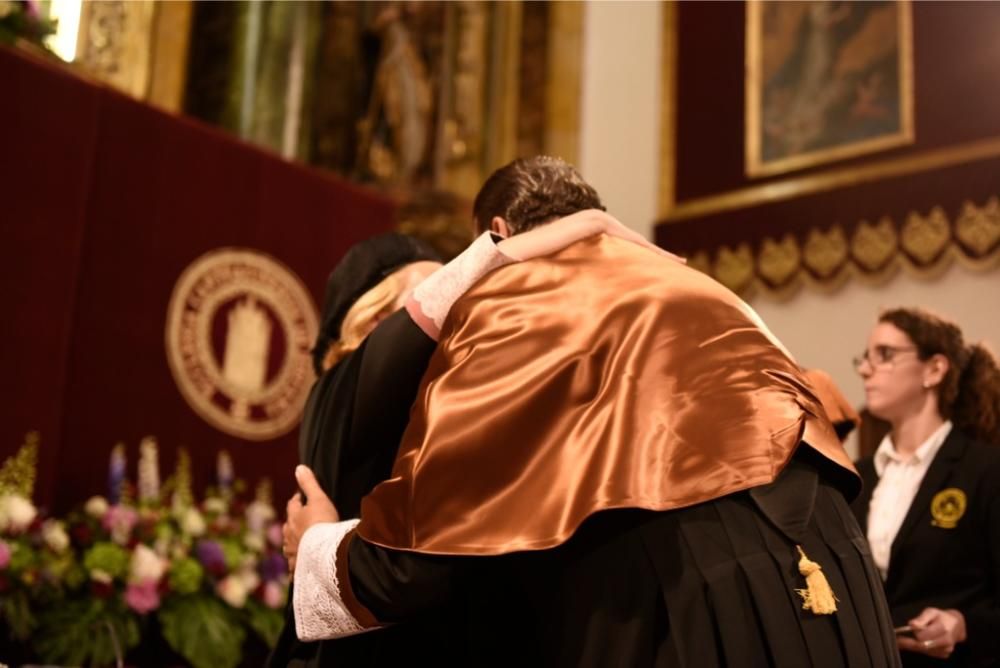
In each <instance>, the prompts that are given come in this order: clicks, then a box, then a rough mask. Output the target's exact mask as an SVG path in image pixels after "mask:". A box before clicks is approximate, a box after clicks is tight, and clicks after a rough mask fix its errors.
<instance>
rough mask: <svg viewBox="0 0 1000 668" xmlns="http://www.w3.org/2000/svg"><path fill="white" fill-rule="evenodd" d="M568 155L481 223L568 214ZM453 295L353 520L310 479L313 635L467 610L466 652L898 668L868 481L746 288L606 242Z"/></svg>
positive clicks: (299, 601) (483, 204) (566, 659)
mask: <svg viewBox="0 0 1000 668" xmlns="http://www.w3.org/2000/svg"><path fill="white" fill-rule="evenodd" d="M567 168H568V166H566V165H565V163H562V162H561V161H558V160H554V159H550V158H535V159H529V160H519V161H515V162H514V163H511V164H510V165H507V166H506V167H504V168H501V169H500V170H498V172H496V173H495V174H494V175H493V176H491V177H490V179H489V180H488V181H487V183H486V184H485V185H484V187H483V190H482V191H481V192H480V195H479V196H478V197H477V200H476V203H475V207H474V209H475V214H476V219H477V222H478V223H479V225H480V226H481V227H482V228H490V227H491V228H493V229H494V231H496V232H498V233H500V234H517V233H519V232H522V231H524V230H525V229H530V228H531V227H534V226H537V225H540V224H544V223H545V222H547V221H548V220H551V219H553V218H555V217H558V216H561V215H566V213H570V212H566V211H564V210H562V209H560V208H559V202H558V200H557V199H554V198H553V197H552V192H553V190H554V184H556V183H557V182H558V181H559V180H560V179H562V178H566V169H567ZM573 174H574V175H575V172H573ZM576 177H577V178H578V175H576ZM418 292H419V291H418ZM415 297H416V298H417V300H418V301H419V297H420V295H419V294H417V293H415ZM435 306H436V305H435V304H434V303H433V301H431V302H429V303H426V304H421V309H419V310H418V313H417V315H416V316H415V318H414V320H415V321H416V322H417V323H418V324H421V323H422V322H423V323H425V324H426V325H427V326H428V327H429V328H431V329H433V327H434V326H437V327H439V328H440V339H441V340H440V344H439V346H438V348H437V350H436V351H435V353H434V355H433V356H432V358H431V361H430V365H429V367H428V370H427V372H426V374H425V376H424V379H423V381H422V385H421V389H420V391H419V393H418V400H417V402H416V404H415V405H414V408H413V411H412V413H411V416H410V423H409V426H408V428H407V431H406V433H405V435H404V437H403V441H402V444H401V445H400V449H399V454H398V456H397V459H396V462H395V464H394V467H393V472H392V477H390V478H389V480H387V481H385V482H383V483H381V484H380V485H379V486H377V487H376V488H375V490H374V491H373V492H372V494H370V495H369V496H368V497H366V498H365V500H364V501H363V502H362V508H361V518H360V521H358V520H346V521H340V517H339V515H338V513H337V510H336V508H335V507H334V506H333V504H331V503H330V502H329V501H328V500H327V499H326V498H325V497H324V496H323V495H322V493H321V492H320V491H319V489H318V488H317V486H315V485H314V483H313V478H312V475H311V473H310V472H309V471H308V469H305V468H301V467H300V468H299V469H297V471H296V477H297V478H298V481H299V484H300V486H301V487H302V488H303V491H304V492H305V493H306V495H307V497H308V499H309V501H308V503H307V504H306V505H305V506H302V505H301V504H300V503H299V502H298V501H297V499H293V500H292V501H291V502H290V504H289V521H288V523H287V524H286V540H287V542H288V545H289V546H290V551H291V552H292V553H293V554H294V555H295V558H296V560H297V563H296V567H295V581H296V590H295V601H294V605H295V610H296V623H297V631H298V634H299V636H300V637H303V638H323V637H343V636H349V635H353V634H358V633H363V632H372V633H378V632H379V631H378V629H379V628H381V627H384V626H387V625H392V624H395V623H398V622H405V621H408V620H411V619H419V618H420V617H421V616H422V615H425V614H429V613H432V612H433V611H440V610H449V611H452V612H453V613H454V611H461V614H462V618H463V619H464V620H465V625H464V630H463V631H462V633H463V637H462V639H461V641H462V642H463V643H464V644H465V647H466V650H467V652H468V655H469V656H470V657H472V661H473V664H474V665H483V666H492V665H496V666H510V665H515V664H520V665H539V666H612V665H613V666H635V667H639V668H642V667H645V666H699V667H702V666H721V665H727V666H742V665H747V666H749V665H775V666H806V665H813V666H845V665H848V666H886V665H898V661H899V657H898V654H897V652H896V649H895V641H894V638H893V633H892V627H891V623H890V620H889V615H888V610H887V607H886V604H885V599H884V596H883V594H882V592H881V587H880V582H879V579H878V574H877V572H876V571H875V568H874V566H873V565H872V561H871V554H870V551H869V549H868V546H867V543H866V541H865V540H864V537H863V535H862V533H861V531H860V530H859V528H858V526H857V523H856V521H855V520H854V518H853V515H852V514H851V512H850V510H849V508H848V506H847V501H846V500H845V497H846V498H853V496H855V495H856V494H857V492H858V490H859V486H860V485H859V480H858V477H857V474H856V472H855V470H854V468H853V466H852V464H851V462H850V460H849V458H848V457H847V455H846V453H845V452H844V450H843V448H842V447H841V445H840V442H839V440H838V439H837V436H836V434H835V432H834V430H833V428H832V426H831V425H830V422H829V420H828V419H827V418H826V415H825V412H824V411H823V409H822V407H821V406H820V403H819V400H818V399H817V398H816V396H815V395H814V394H813V392H812V391H811V389H810V385H809V383H808V382H807V381H806V380H805V378H804V377H803V374H802V371H801V369H800V367H799V365H798V364H796V362H795V361H794V360H793V359H792V358H791V356H790V355H789V354H788V352H787V351H786V350H785V349H784V347H783V346H782V345H781V344H780V342H778V341H777V339H776V338H775V337H774V336H773V335H772V334H771V333H770V332H769V331H768V330H767V328H766V326H764V324H763V323H762V322H761V321H760V319H759V317H758V316H757V315H756V314H755V313H754V312H753V311H752V309H750V308H749V307H748V306H747V305H746V304H745V303H744V302H743V301H742V300H740V299H739V298H738V297H737V296H736V295H734V294H733V293H731V292H730V291H728V290H726V289H725V288H724V287H722V286H721V285H719V284H718V283H716V282H715V281H713V280H712V279H710V278H709V277H707V276H705V275H703V274H700V273H699V272H697V271H695V270H693V269H691V268H689V267H686V266H685V265H683V264H681V263H677V262H672V261H669V260H665V259H664V258H663V257H660V256H657V255H655V254H653V253H650V252H649V251H648V250H646V249H643V248H641V247H639V246H636V245H634V244H628V243H625V242H622V241H621V240H618V239H612V238H608V237H604V236H600V237H594V238H588V239H585V240H584V241H581V242H578V243H576V244H574V245H572V246H570V247H568V248H566V249H565V250H562V251H559V252H557V253H555V254H553V255H551V256H549V257H544V258H537V259H534V260H531V261H527V262H520V263H514V264H510V265H508V266H505V267H502V268H500V269H497V270H495V271H493V272H492V273H490V274H488V275H487V276H486V277H485V278H483V279H482V280H480V281H479V282H478V283H477V284H476V285H475V286H474V287H472V289H471V290H469V291H468V292H466V293H465V294H464V296H462V298H461V299H459V300H458V301H457V302H456V303H455V304H454V305H453V306H451V307H450V312H449V313H448V315H447V318H446V319H444V320H443V321H441V320H440V318H438V317H436V313H435ZM420 313H423V317H421V315H420Z"/></svg>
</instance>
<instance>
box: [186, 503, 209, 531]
mask: <svg viewBox="0 0 1000 668" xmlns="http://www.w3.org/2000/svg"><path fill="white" fill-rule="evenodd" d="M205 529H206V527H205V518H204V517H202V516H201V513H199V512H198V510H197V509H196V508H188V509H187V510H185V511H184V514H183V515H181V530H182V531H184V533H186V534H188V535H189V536H200V535H202V534H203V533H205Z"/></svg>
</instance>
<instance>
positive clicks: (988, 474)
mask: <svg viewBox="0 0 1000 668" xmlns="http://www.w3.org/2000/svg"><path fill="white" fill-rule="evenodd" d="M854 362H855V366H856V368H857V371H858V373H859V374H860V375H861V377H862V378H863V379H864V384H865V395H866V398H867V405H868V409H869V411H871V413H872V414H874V415H875V416H876V417H879V418H882V419H884V420H886V421H888V422H889V423H890V424H891V425H892V429H891V431H890V432H889V434H888V435H886V437H885V438H884V439H883V440H882V442H881V443H880V444H879V447H878V449H877V450H876V452H875V454H874V456H872V457H869V458H866V459H864V460H863V461H861V462H860V463H859V465H858V469H859V471H860V473H861V476H862V478H863V480H864V483H865V490H864V491H863V492H862V494H861V495H860V496H859V497H858V498H857V500H856V501H855V502H854V511H855V513H856V514H857V516H858V520H859V523H860V524H861V526H862V527H867V535H868V540H869V542H870V543H871V549H872V555H873V557H874V561H875V564H876V566H877V567H878V569H879V571H880V572H881V575H882V578H883V580H884V581H885V589H886V597H887V598H888V601H889V606H890V608H891V609H892V617H893V623H894V625H895V626H896V627H897V628H896V633H897V644H898V646H899V648H900V650H901V652H902V656H903V665H904V666H942V665H948V666H1000V370H998V368H997V362H996V360H995V359H994V357H993V356H992V355H991V354H990V352H989V351H988V350H987V349H985V348H984V347H983V346H982V345H979V344H972V345H967V344H966V343H965V341H964V340H963V337H962V331H961V330H960V329H959V328H958V326H956V325H955V324H954V323H951V322H948V321H947V320H944V319H942V318H940V317H937V316H935V315H933V314H931V313H928V312H926V311H923V310H920V309H905V308H898V309H892V310H889V311H885V312H883V313H882V314H881V316H880V317H879V321H878V324H877V325H876V326H875V328H874V329H873V330H872V332H871V335H870V336H869V338H868V347H867V349H866V350H865V352H864V353H863V354H862V355H861V356H860V357H858V358H856V359H855V360H854Z"/></svg>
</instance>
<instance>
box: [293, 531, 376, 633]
mask: <svg viewBox="0 0 1000 668" xmlns="http://www.w3.org/2000/svg"><path fill="white" fill-rule="evenodd" d="M359 521H360V520H356V519H355V520H346V521H344V522H336V523H332V522H326V523H323V524H316V525H314V526H312V527H310V528H309V529H308V530H307V531H306V532H305V534H304V535H303V536H302V540H301V541H300V542H299V552H298V556H297V557H296V563H295V587H294V588H293V590H294V594H293V596H292V605H293V606H294V609H295V633H296V635H298V637H299V639H300V640H304V641H307V642H308V641H312V640H326V639H330V638H342V637H344V636H350V635H355V634H357V633H362V632H364V631H367V630H370V629H367V628H365V627H364V626H362V625H361V624H360V623H359V622H358V620H357V619H356V618H355V617H354V615H352V614H351V613H350V612H349V611H348V609H347V606H346V605H344V600H343V596H342V595H341V585H340V580H339V579H338V576H339V578H347V577H350V576H349V574H348V573H339V574H338V573H337V548H338V547H339V546H340V542H341V541H342V540H343V539H344V536H346V535H347V534H348V533H350V531H351V530H352V529H354V527H356V526H357V525H358V522H359Z"/></svg>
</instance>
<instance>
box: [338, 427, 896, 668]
mask: <svg viewBox="0 0 1000 668" xmlns="http://www.w3.org/2000/svg"><path fill="white" fill-rule="evenodd" d="M820 459H821V458H820V457H819V456H818V455H816V453H815V452H814V451H812V450H811V448H808V446H804V445H803V446H800V448H799V451H798V452H797V453H796V455H795V457H794V458H793V461H792V463H791V464H790V465H789V466H788V467H787V469H786V470H785V471H784V472H783V473H782V475H781V476H780V477H779V478H778V480H776V481H775V482H774V483H772V484H771V485H769V486H767V487H763V488H757V489H755V490H752V491H747V492H740V493H736V494H732V495H729V496H726V497H723V498H720V499H716V500H713V501H709V502H706V503H702V504H699V505H697V506H693V507H690V508H685V509H681V510H674V511H668V512H651V511H644V510H611V511H605V512H602V513H599V514H597V515H594V516H592V517H591V518H589V519H588V520H587V521H586V522H585V523H584V525H583V526H581V527H580V529H579V530H578V531H577V532H576V534H575V535H574V536H573V537H572V538H571V539H570V540H569V541H567V542H566V543H564V544H563V545H560V546H559V547H557V548H553V549H549V550H542V551H538V552H524V553H516V554H508V555H503V556H494V557H469V556H463V557H446V556H429V555H420V554H414V553H407V552H400V551H394V550H388V549H385V548H382V547H378V546H376V545H373V544H370V543H366V542H365V541H363V540H361V539H358V538H355V539H354V540H352V542H351V545H350V547H349V564H350V577H351V583H352V587H353V591H354V595H355V596H356V597H357V599H358V601H359V602H360V603H362V604H363V605H365V606H366V607H367V608H368V609H369V610H370V611H371V612H372V613H374V614H375V616H376V617H377V618H379V619H380V620H383V621H406V620H409V619H419V618H420V616H421V615H422V613H423V611H424V610H425V609H426V608H428V607H430V608H434V609H439V608H440V607H441V606H444V605H450V606H451V607H452V609H453V610H456V611H460V615H461V617H462V618H463V619H465V620H466V621H467V624H468V626H467V629H466V630H465V631H464V633H465V636H464V640H462V644H463V647H462V648H461V651H462V652H463V653H465V654H466V655H467V656H468V657H469V658H468V659H467V660H466V662H465V664H464V665H469V666H521V667H524V666H546V667H574V668H580V667H588V668H589V667H593V668H598V667H601V668H606V667H612V666H614V667H621V668H652V667H657V668H667V667H670V668H710V667H714V666H733V667H743V666H746V667H750V666H781V667H785V666H787V667H789V668H793V667H800V666H801V667H807V666H821V667H825V666H829V667H830V668H834V667H836V668H840V667H842V666H851V667H859V668H860V667H869V666H872V667H878V668H881V667H883V666H898V665H899V655H898V653H897V651H896V647H895V639H894V636H893V632H892V626H891V622H890V618H889V611H888V607H887V605H886V602H885V597H884V595H883V593H882V587H881V581H880V579H879V577H878V574H877V571H876V569H875V567H874V564H873V562H872V560H871V554H870V552H869V548H868V544H867V542H866V540H865V538H864V536H863V535H862V533H861V530H860V529H859V527H858V525H857V522H856V520H855V519H854V516H853V515H852V513H851V511H850V510H849V508H848V505H847V503H846V501H845V499H844V495H843V493H842V491H841V489H840V488H838V486H837V485H836V484H835V483H834V481H831V480H829V479H824V478H823V476H821V475H820V474H819V473H818V470H819V469H821V468H823V464H822V463H821V462H819V460H820ZM797 545H801V546H802V547H803V549H804V550H805V552H806V554H807V555H808V556H809V557H810V558H811V559H812V560H813V561H816V562H818V563H819V564H820V565H821V566H822V569H823V572H824V574H825V575H826V577H827V579H828V580H829V583H830V586H831V588H832V590H833V592H834V593H835V595H836V597H837V599H838V602H837V606H838V610H837V612H836V613H835V614H832V615H816V614H814V613H812V612H810V611H808V610H804V609H803V608H802V599H801V597H800V596H799V594H797V593H796V591H795V590H796V589H802V588H804V587H805V580H804V578H803V576H802V575H801V574H800V573H799V570H798V560H799V555H798V552H797V549H796V546H797ZM455 631H456V635H457V636H460V635H461V634H462V633H463V631H462V630H461V629H459V628H456V629H455ZM383 632H384V631H373V632H371V633H374V634H378V633H383ZM435 665H444V663H440V662H439V663H437V664H435ZM455 665H462V664H455Z"/></svg>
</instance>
